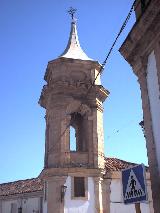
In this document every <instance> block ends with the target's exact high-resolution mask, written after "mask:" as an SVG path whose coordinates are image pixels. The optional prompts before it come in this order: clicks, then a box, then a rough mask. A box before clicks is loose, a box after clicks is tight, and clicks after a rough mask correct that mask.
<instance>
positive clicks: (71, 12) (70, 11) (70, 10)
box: [68, 7, 77, 20]
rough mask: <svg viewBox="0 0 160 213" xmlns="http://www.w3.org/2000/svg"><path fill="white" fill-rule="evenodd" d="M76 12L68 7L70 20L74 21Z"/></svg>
mask: <svg viewBox="0 0 160 213" xmlns="http://www.w3.org/2000/svg"><path fill="white" fill-rule="evenodd" d="M76 11H77V9H75V8H73V7H70V8H69V10H68V13H69V14H70V15H71V18H72V20H75V17H74V14H75V12H76Z"/></svg>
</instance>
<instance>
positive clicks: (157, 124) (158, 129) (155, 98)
mask: <svg viewBox="0 0 160 213" xmlns="http://www.w3.org/2000/svg"><path fill="white" fill-rule="evenodd" d="M147 87H148V95H149V100H150V108H151V116H152V127H153V135H154V141H155V146H156V153H157V160H158V167H159V171H160V154H159V153H160V92H159V85H158V77H157V67H156V59H155V54H154V51H153V52H152V53H151V54H150V55H149V57H148V65H147Z"/></svg>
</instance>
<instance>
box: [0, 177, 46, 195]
mask: <svg viewBox="0 0 160 213" xmlns="http://www.w3.org/2000/svg"><path fill="white" fill-rule="evenodd" d="M42 190H43V182H42V180H41V179H39V178H32V179H27V180H18V181H15V182H9V183H3V184H0V196H7V195H13V194H21V193H28V192H36V191H42Z"/></svg>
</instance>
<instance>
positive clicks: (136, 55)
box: [120, 0, 160, 213]
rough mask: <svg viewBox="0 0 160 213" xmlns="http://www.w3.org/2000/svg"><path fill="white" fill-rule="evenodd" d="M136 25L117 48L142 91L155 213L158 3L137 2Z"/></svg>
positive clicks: (159, 141) (159, 140) (159, 134)
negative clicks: (131, 69)
mask: <svg viewBox="0 0 160 213" xmlns="http://www.w3.org/2000/svg"><path fill="white" fill-rule="evenodd" d="M135 13H136V19H137V21H136V23H135V25H134V26H133V28H132V30H131V32H130V33H129V35H128V36H127V38H126V40H125V41H124V43H123V44H122V46H121V48H120V52H121V54H122V55H123V57H124V58H125V59H126V60H127V62H128V63H129V64H130V65H131V67H132V68H133V71H134V73H135V74H136V76H137V77H138V82H139V84H140V89H141V97H142V108H143V117H144V130H145V137H146V142H147V143H146V144H147V153H148V160H149V168H150V174H151V183H152V193H153V203H154V210H155V212H156V213H158V212H159V210H160V131H159V128H160V122H159V121H160V1H159V0H145V1H144V0H137V1H136V2H135Z"/></svg>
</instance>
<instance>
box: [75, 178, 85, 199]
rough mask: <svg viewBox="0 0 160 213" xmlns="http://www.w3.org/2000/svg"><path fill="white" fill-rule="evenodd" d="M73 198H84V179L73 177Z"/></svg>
mask: <svg viewBox="0 0 160 213" xmlns="http://www.w3.org/2000/svg"><path fill="white" fill-rule="evenodd" d="M74 197H85V178H84V177H74Z"/></svg>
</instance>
